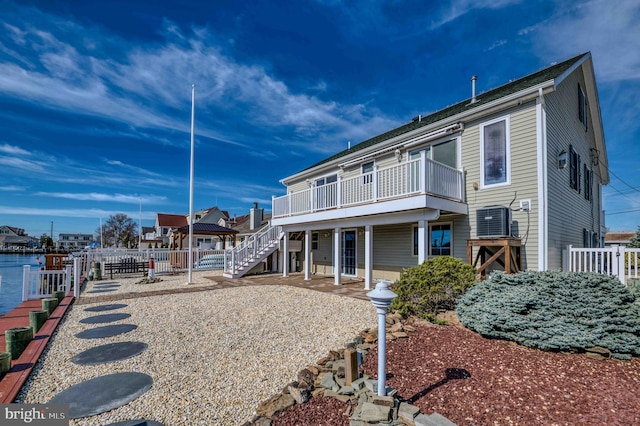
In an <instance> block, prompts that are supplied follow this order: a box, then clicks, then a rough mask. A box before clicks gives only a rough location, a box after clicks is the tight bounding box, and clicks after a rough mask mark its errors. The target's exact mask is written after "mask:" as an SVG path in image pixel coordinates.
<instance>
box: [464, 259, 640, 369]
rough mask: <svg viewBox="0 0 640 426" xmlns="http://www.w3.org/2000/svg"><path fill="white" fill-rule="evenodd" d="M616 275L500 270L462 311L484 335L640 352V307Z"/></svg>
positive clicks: (622, 354) (538, 344)
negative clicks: (509, 272)
mask: <svg viewBox="0 0 640 426" xmlns="http://www.w3.org/2000/svg"><path fill="white" fill-rule="evenodd" d="M634 302H635V296H634V295H633V294H632V293H631V292H630V291H629V290H628V289H627V288H625V287H624V286H623V285H622V284H621V283H620V281H619V280H618V279H617V278H615V277H609V276H606V275H602V274H596V273H583V272H580V273H570V272H557V271H549V272H522V273H519V274H514V275H507V274H504V273H500V272H497V273H494V274H492V275H491V276H490V277H489V279H487V280H486V281H484V282H482V283H479V284H476V285H475V286H473V287H472V288H471V289H470V290H469V291H468V292H467V293H466V294H465V295H464V296H462V297H461V298H460V300H459V303H458V306H457V308H456V313H457V315H458V318H459V320H460V322H461V323H462V324H463V325H464V326H465V327H467V328H469V329H471V330H474V331H476V332H478V333H480V334H482V335H483V336H486V337H493V338H499V339H506V340H512V341H515V342H517V343H519V344H521V345H525V346H529V347H533V348H539V349H542V350H550V351H572V350H581V349H585V348H590V347H594V346H602V347H606V348H608V349H609V350H610V351H611V352H612V356H613V357H615V358H619V359H629V358H631V356H634V355H635V356H638V355H640V306H639V305H637V304H635V303H634Z"/></svg>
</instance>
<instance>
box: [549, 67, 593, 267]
mask: <svg viewBox="0 0 640 426" xmlns="http://www.w3.org/2000/svg"><path fill="white" fill-rule="evenodd" d="M578 83H580V86H581V87H582V88H583V90H585V84H584V80H583V76H582V72H581V69H580V68H579V69H578V70H577V71H575V72H574V73H573V74H571V75H570V76H569V77H567V78H566V79H565V80H564V81H563V82H562V83H561V84H560V85H559V86H558V87H557V89H556V91H555V92H553V93H551V94H549V95H547V96H546V97H545V103H546V111H547V122H546V130H547V147H548V164H547V166H548V167H547V169H548V188H549V190H548V215H549V237H548V239H549V263H548V266H549V269H560V268H561V266H562V263H561V262H562V250H563V249H564V247H566V246H567V245H568V244H572V245H574V246H576V247H582V246H583V228H586V229H589V230H591V231H593V232H599V229H600V206H601V205H602V202H601V200H600V196H601V193H600V191H599V183H600V176H598V175H597V168H595V167H594V166H593V164H592V163H591V162H590V152H589V148H592V147H595V142H594V141H595V138H594V135H593V129H592V127H593V125H592V123H591V117H590V116H588V120H589V121H588V124H589V126H588V130H587V131H585V130H584V126H583V125H582V123H580V121H579V119H578ZM587 96H589V95H588V94H587ZM587 101H590V99H588V100H587ZM594 102H595V101H594ZM569 145H573V149H575V150H576V152H577V153H578V154H579V155H580V157H581V164H580V192H579V193H578V192H577V191H575V190H574V189H572V188H571V187H570V186H569V172H570V167H569V164H567V167H566V168H564V169H562V170H558V154H559V153H560V152H561V151H562V150H564V151H565V152H567V153H569ZM585 162H586V163H587V164H588V165H589V168H590V169H591V170H592V171H594V174H593V191H592V194H593V200H592V201H588V200H585V198H584V176H583V164H585Z"/></svg>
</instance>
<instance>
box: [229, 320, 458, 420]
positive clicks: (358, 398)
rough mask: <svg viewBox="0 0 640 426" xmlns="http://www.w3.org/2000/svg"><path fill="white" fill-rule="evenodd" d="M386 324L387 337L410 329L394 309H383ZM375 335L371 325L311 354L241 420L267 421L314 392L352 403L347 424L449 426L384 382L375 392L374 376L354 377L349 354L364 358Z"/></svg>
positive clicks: (403, 336)
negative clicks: (338, 346) (312, 359)
mask: <svg viewBox="0 0 640 426" xmlns="http://www.w3.org/2000/svg"><path fill="white" fill-rule="evenodd" d="M386 324H387V335H386V339H387V340H388V341H390V340H395V339H399V338H400V339H401V338H408V337H409V334H408V333H411V332H414V331H415V328H413V327H412V326H410V325H407V324H403V322H402V316H401V315H399V314H396V313H390V314H387V317H386ZM377 341H378V329H377V327H376V328H372V329H366V330H363V331H361V332H360V334H359V335H358V336H356V337H355V338H354V340H353V342H350V343H347V345H346V348H343V349H342V350H330V351H329V353H328V354H327V356H325V357H322V358H320V359H319V360H317V361H316V363H315V365H310V366H308V367H307V368H305V369H303V370H301V371H300V372H298V377H297V380H295V381H293V382H291V383H289V384H288V385H286V386H285V387H284V388H283V390H282V391H281V392H280V393H279V394H277V395H274V396H272V397H271V398H269V399H267V400H266V401H262V402H260V403H259V404H258V408H257V410H256V415H255V416H254V417H253V418H252V419H251V420H250V421H248V422H245V423H244V424H243V425H242V426H269V425H271V419H272V418H273V416H275V415H276V414H278V413H280V412H282V411H284V410H286V409H288V408H290V407H292V406H293V405H295V404H304V403H306V402H308V401H309V400H310V399H311V398H313V397H314V396H318V395H323V396H324V397H325V398H326V397H329V398H336V399H338V400H340V401H342V402H349V401H350V402H352V403H354V404H356V407H355V409H354V410H353V411H352V412H350V413H349V412H347V413H345V415H349V414H350V415H351V417H350V425H351V426H364V425H370V424H376V425H380V424H385V425H407V426H429V425H440V426H455V424H454V423H452V422H451V421H449V420H448V419H446V418H445V417H443V416H442V415H440V414H438V413H433V414H431V415H429V416H427V415H425V414H421V413H420V409H419V408H418V407H416V406H415V405H412V404H409V403H406V402H401V401H400V400H399V399H398V398H397V391H396V390H395V389H391V388H387V396H378V395H377V386H378V381H377V380H373V379H371V378H370V377H369V376H367V375H362V376H361V377H358V375H359V372H358V371H355V376H354V371H353V370H354V369H353V367H352V365H353V360H354V357H355V356H359V355H360V354H361V355H362V359H361V360H360V363H362V362H364V357H365V356H366V354H367V352H368V350H369V349H371V348H372V347H375V344H376V342H377ZM356 351H357V352H356ZM356 354H357V355H356ZM360 363H358V364H360ZM356 368H357V367H356ZM356 377H357V378H356Z"/></svg>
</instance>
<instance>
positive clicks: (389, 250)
mask: <svg viewBox="0 0 640 426" xmlns="http://www.w3.org/2000/svg"><path fill="white" fill-rule="evenodd" d="M471 94H472V96H471V97H470V98H467V99H464V100H462V101H461V102H459V103H456V104H454V105H452V106H449V107H446V108H444V109H442V110H439V111H437V112H434V113H431V114H427V115H424V116H418V117H415V118H414V119H413V120H412V121H411V122H409V123H407V124H403V125H401V126H399V127H397V128H395V129H392V130H390V131H388V132H385V133H383V134H380V135H377V136H374V137H372V138H370V139H367V140H365V141H363V142H361V143H359V144H357V145H354V146H352V147H351V148H349V149H346V150H344V151H341V152H338V153H336V154H335V155H332V156H330V157H328V158H325V159H323V160H322V161H320V162H318V163H316V164H313V165H310V166H305V165H303V164H301V171H299V172H298V173H295V174H293V175H291V176H288V177H285V178H283V179H282V180H281V182H282V184H283V185H284V186H285V187H286V195H284V196H280V197H274V198H273V205H272V214H273V216H272V219H271V226H272V227H281V228H280V229H282V232H283V234H282V235H284V238H283V241H282V245H283V250H282V251H283V252H284V253H289V245H290V244H291V242H292V239H293V238H292V236H294V235H300V234H303V236H304V237H303V238H304V247H303V248H302V249H301V252H300V253H299V256H298V259H299V260H300V261H301V263H302V266H303V268H304V271H305V274H306V275H307V276H308V275H309V274H313V273H326V274H331V275H334V277H335V283H336V284H340V282H341V279H342V277H347V278H358V277H362V278H364V280H365V282H366V285H367V286H370V285H371V281H372V279H373V278H384V279H392V280H393V279H396V278H397V277H398V276H399V275H400V273H401V272H402V270H403V269H405V268H408V267H411V266H415V265H417V264H419V263H421V262H423V261H424V260H426V259H428V258H430V257H434V256H443V255H446V256H454V257H458V258H460V259H463V260H465V261H470V260H471V258H473V257H474V256H475V253H474V252H473V250H477V247H476V246H475V245H474V244H476V243H477V244H479V245H480V246H482V245H483V244H484V245H486V246H489V245H491V244H498V245H500V244H509V245H511V244H513V245H514V247H515V248H514V251H513V252H512V253H514V254H512V256H513V259H508V260H506V261H507V262H511V260H514V261H515V262H516V263H517V264H518V268H520V269H522V270H549V269H560V268H561V266H562V251H563V249H564V248H565V247H566V246H567V245H574V246H577V247H598V246H602V245H603V242H604V233H605V223H604V214H603V211H602V186H603V185H606V184H608V182H609V172H608V161H607V151H606V146H605V140H604V132H603V126H602V121H601V116H600V106H599V101H598V93H597V87H596V81H595V75H594V69H593V63H592V56H591V54H590V53H585V54H581V55H578V56H576V57H574V58H571V59H568V60H565V61H563V62H560V63H557V64H554V65H552V66H550V67H547V68H545V69H543V70H540V71H537V72H535V73H533V74H530V75H527V76H525V77H522V78H520V79H517V80H513V81H510V82H508V83H506V84H504V85H502V86H500V87H497V88H495V89H491V90H488V91H485V92H482V93H479V94H476V92H475V79H472V90H471ZM516 246H517V247H516ZM516 248H517V249H516ZM291 263H292V258H291V257H290V256H283V258H282V265H281V266H280V267H281V269H282V270H283V272H284V274H287V273H288V272H289V271H290V270H293V269H292V268H293V266H292V265H291ZM230 275H233V274H232V273H230Z"/></svg>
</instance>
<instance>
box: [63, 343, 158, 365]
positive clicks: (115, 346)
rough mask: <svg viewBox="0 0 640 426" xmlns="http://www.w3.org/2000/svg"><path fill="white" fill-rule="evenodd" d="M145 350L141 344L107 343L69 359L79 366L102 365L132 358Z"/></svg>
mask: <svg viewBox="0 0 640 426" xmlns="http://www.w3.org/2000/svg"><path fill="white" fill-rule="evenodd" d="M145 349H147V344H146V343H143V342H118V343H109V344H106V345H100V346H96V347H95V348H91V349H87V350H86V351H82V352H80V353H79V354H77V355H76V356H74V357H73V358H71V361H73V362H75V363H76V364H80V365H94V364H104V363H106V362H114V361H120V360H123V359H127V358H131V357H134V356H136V355H138V354H140V353H142V352H144V350H145Z"/></svg>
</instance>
